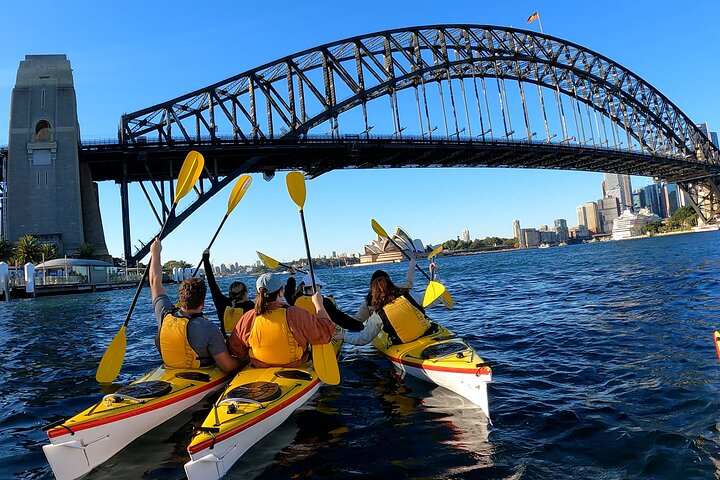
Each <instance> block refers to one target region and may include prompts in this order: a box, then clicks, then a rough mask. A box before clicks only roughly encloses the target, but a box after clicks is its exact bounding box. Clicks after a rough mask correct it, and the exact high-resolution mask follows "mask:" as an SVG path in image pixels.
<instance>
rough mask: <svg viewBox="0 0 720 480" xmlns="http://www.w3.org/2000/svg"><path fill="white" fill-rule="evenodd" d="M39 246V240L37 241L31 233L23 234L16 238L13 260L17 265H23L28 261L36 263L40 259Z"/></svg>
mask: <svg viewBox="0 0 720 480" xmlns="http://www.w3.org/2000/svg"><path fill="white" fill-rule="evenodd" d="M40 248H41V247H40V242H38V239H37V238H35V237H33V236H32V235H23V236H22V237H20V238H18V241H17V245H16V247H15V257H14V260H15V261H16V262H17V263H18V264H19V265H24V264H26V263H28V262H30V263H37V262H39V261H40V260H41V259H42V253H41V251H40Z"/></svg>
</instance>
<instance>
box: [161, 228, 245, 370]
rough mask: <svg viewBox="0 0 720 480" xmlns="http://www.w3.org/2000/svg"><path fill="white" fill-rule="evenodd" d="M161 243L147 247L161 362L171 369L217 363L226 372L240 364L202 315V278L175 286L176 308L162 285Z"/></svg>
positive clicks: (200, 366)
mask: <svg viewBox="0 0 720 480" xmlns="http://www.w3.org/2000/svg"><path fill="white" fill-rule="evenodd" d="M161 251H162V244H161V243H160V239H155V241H153V243H152V245H151V246H150V253H151V255H152V257H151V259H150V293H151V295H152V303H153V309H154V311H155V317H156V318H157V321H158V335H157V337H156V338H155V343H156V345H157V347H158V350H159V351H160V355H161V356H162V359H163V362H164V363H165V365H166V366H168V367H171V368H202V367H210V366H213V365H215V364H217V366H218V367H220V368H221V369H222V370H223V371H225V372H231V371H233V370H236V369H238V368H240V367H241V366H243V363H242V362H241V361H240V360H238V359H237V358H234V357H232V356H230V353H228V349H227V347H226V345H225V338H224V337H223V334H222V333H221V332H220V329H219V328H218V327H217V326H216V325H215V324H214V323H212V322H211V321H210V320H208V319H207V318H205V316H204V315H203V313H202V311H203V308H204V307H205V294H206V292H207V288H206V286H205V281H204V280H202V279H201V278H188V279H186V280H184V281H183V282H182V283H181V284H180V287H179V289H178V295H179V297H180V298H179V307H176V306H175V304H174V303H173V302H172V300H170V297H169V296H168V294H167V290H166V289H165V287H164V286H163V284H162V260H161V259H160V252H161Z"/></svg>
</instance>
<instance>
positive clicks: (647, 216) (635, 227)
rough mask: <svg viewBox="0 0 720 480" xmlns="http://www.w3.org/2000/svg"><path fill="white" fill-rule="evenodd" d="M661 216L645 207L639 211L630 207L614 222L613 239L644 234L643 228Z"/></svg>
mask: <svg viewBox="0 0 720 480" xmlns="http://www.w3.org/2000/svg"><path fill="white" fill-rule="evenodd" d="M659 220H660V217H658V216H657V215H655V214H654V213H652V212H650V211H648V210H647V209H645V208H643V209H641V210H640V211H639V212H638V213H632V212H631V211H630V210H629V209H627V210H625V211H624V212H623V213H622V215H620V216H619V217H618V218H616V219H615V221H614V222H613V240H622V239H624V238H631V237H637V236H639V235H642V234H643V231H642V228H643V227H644V226H645V225H647V224H648V223H650V222H656V221H659Z"/></svg>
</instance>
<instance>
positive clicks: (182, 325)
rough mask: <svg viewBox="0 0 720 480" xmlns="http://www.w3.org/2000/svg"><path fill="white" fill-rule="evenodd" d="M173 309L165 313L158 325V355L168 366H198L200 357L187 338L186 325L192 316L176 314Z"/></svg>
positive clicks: (176, 311)
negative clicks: (159, 325)
mask: <svg viewBox="0 0 720 480" xmlns="http://www.w3.org/2000/svg"><path fill="white" fill-rule="evenodd" d="M178 313H179V311H178V310H175V311H173V312H171V313H168V314H167V315H165V318H163V322H162V326H161V327H160V355H162V359H163V362H164V363H165V365H166V366H168V367H170V368H200V358H198V355H197V352H195V350H193V348H192V347H191V346H190V342H188V338H187V326H188V322H189V321H190V319H191V318H192V317H184V316H176V315H177V314H178Z"/></svg>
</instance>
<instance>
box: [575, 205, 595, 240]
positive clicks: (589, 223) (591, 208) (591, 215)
mask: <svg viewBox="0 0 720 480" xmlns="http://www.w3.org/2000/svg"><path fill="white" fill-rule="evenodd" d="M575 210H576V211H577V216H578V225H585V226H586V227H587V228H588V230H590V232H592V233H600V213H599V211H598V206H597V203H595V202H587V203H586V204H585V205H580V206H579V207H576V209H575Z"/></svg>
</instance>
